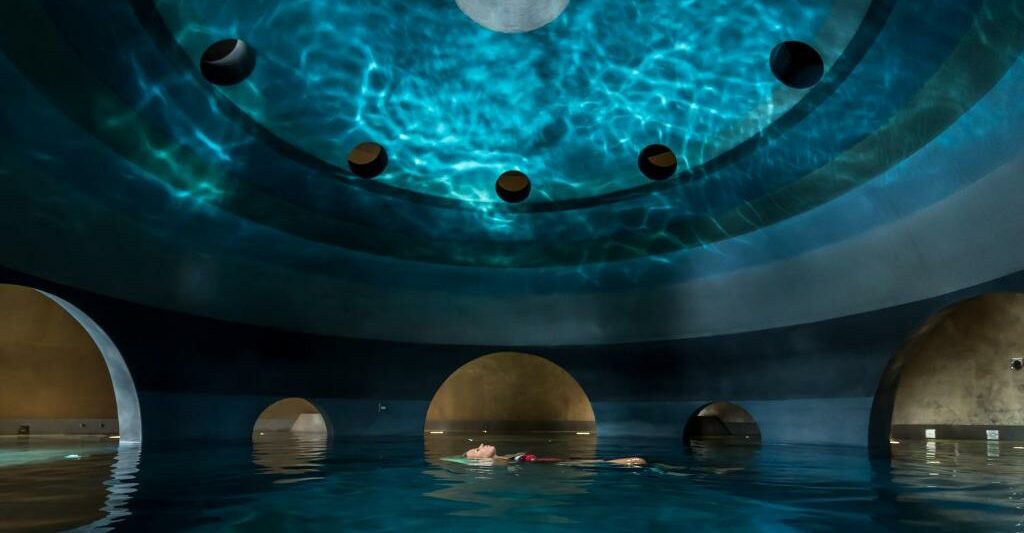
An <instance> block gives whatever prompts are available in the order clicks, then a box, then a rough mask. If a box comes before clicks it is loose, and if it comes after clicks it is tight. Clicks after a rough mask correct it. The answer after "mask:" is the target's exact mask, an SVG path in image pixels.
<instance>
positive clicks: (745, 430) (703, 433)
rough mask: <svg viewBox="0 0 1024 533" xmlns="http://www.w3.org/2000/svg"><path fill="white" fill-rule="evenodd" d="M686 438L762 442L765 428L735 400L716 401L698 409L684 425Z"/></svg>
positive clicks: (726, 441)
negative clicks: (762, 429) (762, 432)
mask: <svg viewBox="0 0 1024 533" xmlns="http://www.w3.org/2000/svg"><path fill="white" fill-rule="evenodd" d="M683 442H684V443H685V444H686V445H688V446H689V445H691V444H694V443H696V442H702V443H721V444H759V443H760V442H761V429H760V428H759V427H758V425H757V421H756V420H754V417H753V416H751V415H750V413H748V412H747V411H746V409H744V408H742V407H740V406H739V405H736V404H734V403H731V402H712V403H709V404H707V405H704V406H703V407H701V408H700V409H697V410H696V411H695V412H694V413H693V414H692V415H690V418H689V419H687V421H686V426H685V427H684V428H683Z"/></svg>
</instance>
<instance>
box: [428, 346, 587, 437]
mask: <svg viewBox="0 0 1024 533" xmlns="http://www.w3.org/2000/svg"><path fill="white" fill-rule="evenodd" d="M424 429H425V430H426V431H442V430H444V431H467V430H472V431H479V430H482V429H486V430H488V431H511V430H515V431H593V430H594V429H595V426H594V410H593V408H592V407H591V406H590V400H589V399H588V398H587V395H586V393H585V392H583V389H582V388H581V387H580V385H579V383H577V382H576V380H575V379H573V377H572V376H571V375H569V373H568V372H566V371H565V370H563V369H562V368H561V367H559V366H558V365H556V364H554V363H552V362H551V361H548V360H546V359H544V358H541V357H537V356H535V355H529V354H522V353H512V352H503V353H496V354H490V355H485V356H483V357H480V358H478V359H475V360H473V361H471V362H469V363H467V364H465V365H463V366H461V367H460V368H459V369H458V370H456V371H455V372H454V373H452V375H451V376H450V377H449V378H448V379H447V380H445V382H444V384H443V385H441V388H440V389H438V391H437V393H436V394H435V395H434V399H433V401H431V403H430V407H429V408H428V409H427V420H426V424H425V427H424Z"/></svg>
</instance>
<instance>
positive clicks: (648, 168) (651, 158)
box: [636, 144, 679, 180]
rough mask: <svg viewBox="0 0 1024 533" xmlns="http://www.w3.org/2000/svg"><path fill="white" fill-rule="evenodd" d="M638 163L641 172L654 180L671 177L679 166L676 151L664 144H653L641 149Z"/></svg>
mask: <svg viewBox="0 0 1024 533" xmlns="http://www.w3.org/2000/svg"><path fill="white" fill-rule="evenodd" d="M636 164H637V166H639V167H640V172H642V173H643V175H644V176H647V177H648V178H650V179H652V180H663V179H666V178H670V177H672V176H673V175H674V174H675V173H676V169H677V168H679V160H678V159H676V154H675V152H673V151H672V149H671V148H669V147H668V146H665V145H663V144H652V145H650V146H647V147H646V148H644V149H643V150H641V151H640V157H639V158H638V159H637V162H636Z"/></svg>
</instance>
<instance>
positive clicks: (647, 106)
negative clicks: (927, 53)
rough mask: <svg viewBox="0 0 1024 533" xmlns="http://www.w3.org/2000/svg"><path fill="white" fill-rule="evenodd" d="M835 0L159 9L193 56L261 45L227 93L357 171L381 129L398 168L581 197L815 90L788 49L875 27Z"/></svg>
mask: <svg viewBox="0 0 1024 533" xmlns="http://www.w3.org/2000/svg"><path fill="white" fill-rule="evenodd" d="M866 3H867V2H866V1H862V0H858V1H857V2H854V3H853V4H857V5H859V6H860V7H856V8H852V10H853V11H854V12H856V11H857V9H860V10H861V11H863V6H864V5H866ZM833 4H834V3H833V2H831V1H825V0H804V1H792V0H790V1H786V2H762V1H742V2H732V1H725V0H701V1H696V0H690V1H682V2H680V1H677V0H673V1H669V0H649V1H643V2H641V1H637V2H605V1H586V2H576V3H573V4H572V5H571V9H568V10H567V11H566V12H565V13H563V14H562V16H560V17H559V18H558V19H557V20H555V21H554V22H553V23H552V24H550V25H549V26H546V27H544V28H541V29H539V30H537V31H534V32H530V33H527V34H502V33H495V32H493V31H490V30H487V29H485V28H482V27H480V26H478V25H477V24H475V23H474V22H473V21H472V20H470V19H468V18H467V17H466V16H465V15H463V14H462V12H461V11H460V10H459V9H458V7H457V6H456V5H455V3H454V2H451V1H440V0H437V1H427V2H407V1H403V0H353V1H346V2H338V1H327V0H317V1H311V2H281V3H276V4H273V5H268V4H259V3H253V2H250V1H248V0H225V1H223V2H219V3H218V4H217V5H216V7H214V6H211V5H209V4H206V3H202V4H199V3H196V2H190V1H184V0H162V1H160V2H158V7H159V9H160V12H161V14H162V15H163V17H164V19H165V20H166V21H167V24H168V26H169V27H170V29H171V30H172V31H173V32H174V33H175V35H176V37H177V39H178V41H179V42H180V43H181V44H182V46H183V47H184V48H185V49H186V50H187V51H188V52H189V53H190V55H194V56H197V55H198V54H199V53H201V51H202V49H203V48H204V47H206V46H208V45H209V43H210V42H213V41H214V40H216V39H218V38H220V37H221V36H223V35H227V34H229V35H238V36H240V37H241V38H244V39H246V40H247V41H248V42H250V43H251V44H252V45H253V46H254V47H255V48H256V49H257V50H258V51H259V53H260V54H261V59H262V61H261V65H260V68H259V69H257V71H256V72H255V73H254V74H253V75H252V77H251V78H250V80H249V81H248V82H247V83H246V84H244V85H243V86H240V87H237V88H228V89H225V90H223V91H224V92H223V94H225V95H226V96H227V97H229V98H230V99H231V100H233V102H234V103H235V104H236V105H238V106H239V107H240V108H241V109H242V110H244V112H245V113H247V114H248V115H250V116H251V117H252V118H253V119H255V120H256V121H258V122H259V123H261V124H262V125H264V126H265V127H266V128H268V129H269V130H270V131H271V132H273V133H274V134H276V135H277V136H279V137H281V138H282V139H284V140H285V141H287V142H288V143H290V144H292V145H294V146H296V147H298V148H300V149H302V150H304V151H306V152H308V153H311V154H313V155H315V156H317V157H319V158H320V159H323V160H325V161H328V162H330V163H332V164H335V165H337V166H339V167H343V166H344V164H345V155H346V147H349V146H352V145H354V144H356V143H358V142H360V141H361V140H364V139H367V138H372V139H377V140H379V141H380V142H382V143H383V144H385V145H387V146H388V147H389V151H390V152H391V156H392V165H393V167H392V169H391V170H389V173H388V175H387V176H386V177H385V178H382V181H385V182H386V183H388V184H390V185H393V186H396V187H401V188H406V189H411V190H415V191H418V192H423V193H428V194H432V195H437V196H443V197H449V198H457V199H461V200H469V201H482V202H493V201H498V199H497V198H496V197H495V195H494V192H493V184H494V180H495V178H496V177H497V176H498V175H499V174H500V173H501V172H502V171H503V170H505V169H508V168H520V169H523V170H524V171H525V172H528V173H530V174H531V175H532V176H535V181H536V188H537V192H538V193H539V194H538V196H540V197H542V198H544V199H548V200H563V199H571V198H579V197H584V196H593V195H597V194H602V193H606V192H611V191H618V190H623V189H629V188H632V187H635V186H638V185H641V184H643V183H644V181H645V180H644V179H643V176H641V175H640V174H639V173H638V171H637V169H636V165H635V161H636V157H637V154H638V153H639V151H640V150H641V149H642V148H643V147H644V146H647V145H649V144H655V143H658V144H665V145H668V146H670V147H672V148H673V150H675V151H676V152H677V154H679V156H680V164H681V169H686V168H692V167H693V166H695V165H698V164H700V163H702V162H704V161H706V160H707V159H708V158H710V157H713V156H715V155H717V154H719V153H721V152H722V151H723V150H726V149H728V148H730V147H732V146H734V145H736V144H737V143H739V142H741V141H743V140H745V139H747V138H749V137H750V136H751V135H754V134H756V133H757V132H758V131H760V130H761V129H763V128H764V127H765V126H766V125H768V124H770V123H771V121H773V120H774V119H775V118H777V117H778V116H779V115H780V114H781V113H783V112H784V111H785V110H787V109H789V108H790V107H791V106H792V105H794V104H795V103H796V102H797V101H798V100H799V98H800V96H801V94H800V92H799V91H793V90H791V89H788V88H784V87H780V85H779V84H778V82H777V81H776V80H775V79H774V78H773V77H772V74H771V71H770V69H769V68H768V62H767V60H768V56H769V53H770V52H771V50H772V48H773V47H774V46H775V45H776V44H777V43H778V42H780V41H781V40H784V39H788V38H799V39H803V40H807V41H811V42H817V41H819V40H820V39H818V37H817V34H818V32H826V31H827V32H828V36H827V38H826V39H825V40H824V41H823V42H822V43H821V44H820V45H821V46H822V48H823V52H824V54H825V56H826V61H827V62H829V63H831V61H834V59H835V57H836V56H838V55H839V53H840V52H841V50H842V48H843V47H844V46H845V44H846V43H847V42H848V41H849V39H850V37H851V36H852V35H853V33H854V31H855V30H856V29H857V27H858V26H859V24H860V19H859V17H857V16H850V13H849V12H847V11H848V10H851V8H850V7H849V6H847V8H846V10H847V11H844V12H843V14H842V17H835V16H834V15H835V12H834V11H833V8H834V5H833ZM851 5H852V4H851Z"/></svg>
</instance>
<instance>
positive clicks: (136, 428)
mask: <svg viewBox="0 0 1024 533" xmlns="http://www.w3.org/2000/svg"><path fill="white" fill-rule="evenodd" d="M0 435H20V436H22V437H25V436H28V437H32V436H53V435H93V436H104V437H114V438H119V439H120V443H121V444H137V443H139V442H141V440H142V424H141V420H140V412H139V400H138V396H137V394H136V391H135V385H134V383H133V381H132V378H131V374H130V373H129V371H128V367H127V365H125V362H124V359H123V358H122V357H121V354H120V352H119V351H118V350H117V347H116V346H114V344H113V342H112V341H111V340H110V337H108V336H107V334H106V333H105V332H103V330H102V329H101V328H100V327H99V325H97V324H96V323H95V322H94V321H93V320H92V319H91V318H89V317H88V316H87V315H86V314H85V313H84V312H82V311H81V310H80V309H78V308H76V307H75V306H73V305H71V304H70V303H68V302H67V301H65V300H62V299H61V298H58V297H56V296H54V295H52V294H47V293H45V292H42V291H38V290H35V289H32V288H28V287H22V286H17V285H2V284H0Z"/></svg>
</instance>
